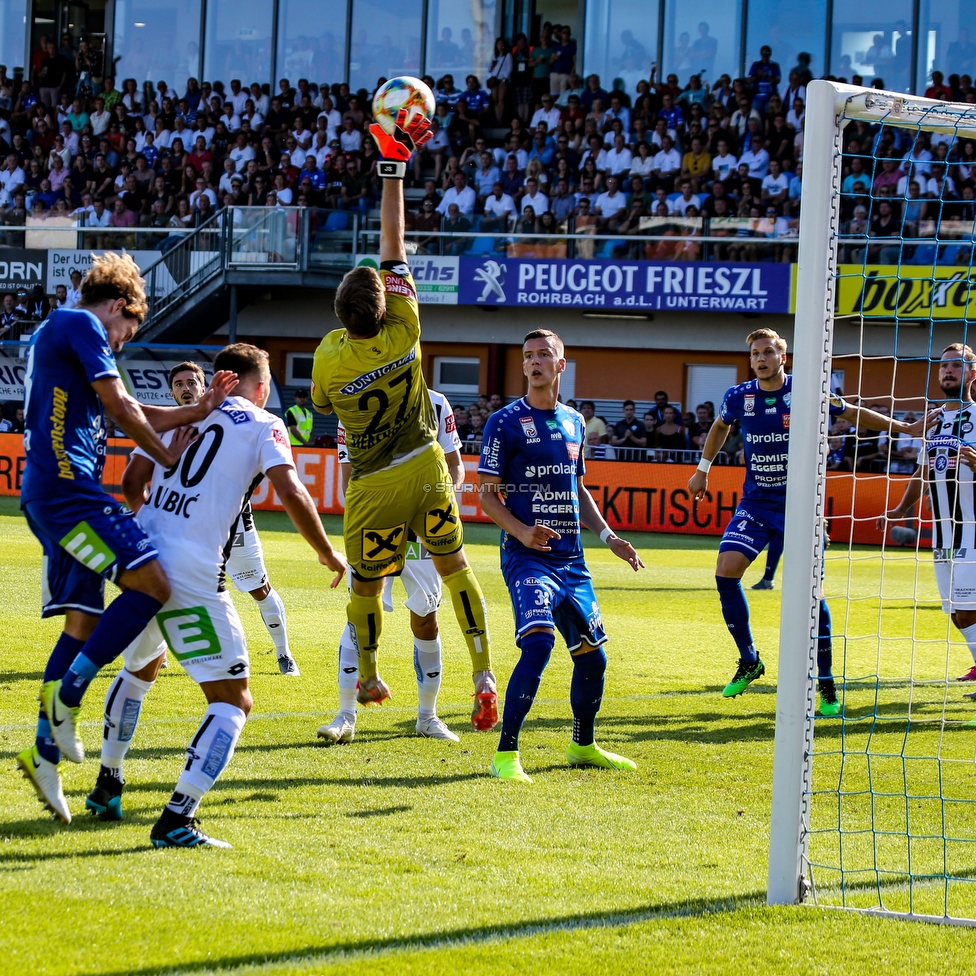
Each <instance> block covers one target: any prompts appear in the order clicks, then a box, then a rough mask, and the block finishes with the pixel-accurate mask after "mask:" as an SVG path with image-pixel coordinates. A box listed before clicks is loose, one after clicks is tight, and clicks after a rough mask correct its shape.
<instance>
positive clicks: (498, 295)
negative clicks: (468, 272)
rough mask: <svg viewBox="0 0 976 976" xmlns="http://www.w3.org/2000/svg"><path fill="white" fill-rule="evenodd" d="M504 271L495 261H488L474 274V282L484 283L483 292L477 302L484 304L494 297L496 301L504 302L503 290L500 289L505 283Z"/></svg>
mask: <svg viewBox="0 0 976 976" xmlns="http://www.w3.org/2000/svg"><path fill="white" fill-rule="evenodd" d="M505 270H506V268H505V265H504V264H499V263H498V262H497V261H492V260H490V259H489V260H487V261H485V263H484V264H483V265H482V266H481V267H480V268H478V270H477V271H476V272H475V273H474V280H475V281H483V282H484V283H485V287H484V290H483V291H482V293H481V296H480V297H479V298H478V301H479V302H486V301H488V299H489V298H491V297H492V296H494V298H495V300H496V301H499V302H504V301H506V298H505V289H504V288H502V283H503V282H504V281H505V275H504V272H505Z"/></svg>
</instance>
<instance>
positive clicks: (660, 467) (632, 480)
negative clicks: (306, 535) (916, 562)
mask: <svg viewBox="0 0 976 976" xmlns="http://www.w3.org/2000/svg"><path fill="white" fill-rule="evenodd" d="M131 449H132V443H131V442H130V441H126V440H115V439H113V440H110V441H109V445H108V449H107V457H106V463H105V479H104V480H105V486H106V487H107V488H108V489H109V491H112V492H113V493H115V494H118V492H119V485H120V482H121V478H122V470H123V468H124V467H125V462H126V459H127V457H128V454H129V451H130V450H131ZM293 452H294V455H295V464H296V466H297V469H298V477H299V478H300V479H301V481H302V482H303V483H304V484H305V486H306V487H307V488H308V490H309V493H310V494H311V496H312V499H313V500H314V502H315V505H316V508H317V509H318V510H319V512H321V513H323V514H330V515H341V514H342V511H343V495H342V488H341V485H340V483H339V463H338V460H337V458H336V451H335V450H334V449H331V448H311V447H298V448H293ZM464 466H465V472H466V480H465V486H464V487H465V490H464V491H461V492H459V493H458V504H459V507H460V510H461V517H462V519H463V520H464V521H466V522H488V521H490V519H488V517H487V516H486V515H485V514H484V512H482V510H481V505H480V504H479V503H478V494H477V491H476V487H477V483H478V474H477V469H478V461H477V459H476V458H474V457H466V458H465V462H464ZM23 470H24V447H23V438H21V437H20V436H19V435H17V434H0V495H18V494H20V485H21V480H22V477H23ZM694 471H695V466H694V465H691V464H651V463H647V464H640V463H634V462H628V461H591V462H590V463H589V464H588V465H587V470H586V485H587V487H588V488H589V489H590V491H591V492H592V494H593V497H594V499H595V500H596V503H597V505H598V506H599V508H600V511H602V512H603V515H604V517H605V518H606V520H607V521H608V522H609V523H610V525H611V526H612V527H613V528H614V529H619V530H620V531H631V532H680V533H687V534H690V535H712V536H715V535H721V534H722V532H723V531H724V529H725V527H726V526H727V525H728V524H729V521H730V520H731V519H732V516H733V515H734V514H735V509H736V507H737V505H738V503H739V498H740V497H741V494H742V479H743V475H744V469H743V468H741V467H725V466H721V465H715V466H714V467H713V468H712V470H711V471H710V472H709V476H708V481H709V486H708V493H707V495H706V497H705V498H703V499H702V500H701V501H700V502H696V501H694V500H692V498H691V496H690V495H689V494H688V489H687V487H686V486H687V484H688V479H689V478H690V477H691V476H692V474H693V473H694ZM907 480H908V477H907V476H906V475H892V476H888V475H880V474H879V475H871V474H858V475H853V474H843V473H838V472H832V473H830V474H828V476H827V516H828V518H829V520H830V535H831V538H832V539H834V540H836V541H838V542H846V541H848V540H852V541H854V542H857V543H864V544H868V545H880V544H881V541H882V536H881V532H880V530H879V529H878V528H877V527H876V525H875V522H876V520H877V517H878V516H879V515H880V514H882V512H884V511H885V510H886V509H887V508H891V507H894V505H895V504H897V502H898V501H899V500H900V499H901V496H902V492H903V491H904V488H905V484H906V482H907ZM252 502H253V505H254V507H255V508H256V509H259V510H262V511H283V507H282V505H281V502H280V501H279V499H278V498H277V496H276V495H275V493H274V490H273V489H272V487H271V485H270V482H269V481H268V480H267V479H265V480H264V481H262V482H261V484H260V485H259V486H258V488H257V490H256V491H255V493H254V496H253V498H252Z"/></svg>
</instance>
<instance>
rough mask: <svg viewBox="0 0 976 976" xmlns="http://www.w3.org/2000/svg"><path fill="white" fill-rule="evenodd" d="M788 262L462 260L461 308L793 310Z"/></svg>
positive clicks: (791, 276) (473, 258)
mask: <svg viewBox="0 0 976 976" xmlns="http://www.w3.org/2000/svg"><path fill="white" fill-rule="evenodd" d="M792 282H793V270H792V265H789V264H773V263H770V264H717V263H713V262H692V261H673V262H663V263H662V262H652V261H632V262H628V261H595V260H594V261H588V260H579V261H573V260H568V259H550V260H546V259H544V258H507V257H503V256H501V255H499V256H498V257H487V258H485V257H480V256H479V257H462V258H461V265H460V282H459V292H458V299H459V302H460V303H461V304H462V305H519V306H530V307H539V306H545V305H552V306H575V307H579V308H584V309H585V308H592V309H620V310H625V309H637V310H647V311H653V310H657V309H669V310H672V309H678V310H687V311H696V310H709V311H716V312H790V311H791V304H792Z"/></svg>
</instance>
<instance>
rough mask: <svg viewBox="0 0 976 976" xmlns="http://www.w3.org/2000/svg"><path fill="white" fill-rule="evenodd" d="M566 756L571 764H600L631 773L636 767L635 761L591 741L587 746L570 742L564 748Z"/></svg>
mask: <svg viewBox="0 0 976 976" xmlns="http://www.w3.org/2000/svg"><path fill="white" fill-rule="evenodd" d="M566 758H567V759H568V760H569V764H570V765H571V766H601V767H602V768H603V769H619V770H626V771H627V772H631V773H632V772H633V771H634V770H635V769H637V763H635V762H634V761H633V760H632V759H628V758H627V757H626V756H618V755H617V754H616V753H614V752H607V751H606V750H604V749H601V748H600V747H599V746H598V745H597V744H596V743H595V742H591V743H590V744H589V745H588V746H581V745H577V744H576V743H575V742H570V744H569V748H568V749H567V750H566Z"/></svg>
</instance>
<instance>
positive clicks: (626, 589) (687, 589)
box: [597, 586, 715, 593]
mask: <svg viewBox="0 0 976 976" xmlns="http://www.w3.org/2000/svg"><path fill="white" fill-rule="evenodd" d="M597 590H598V591H599V592H600V593H613V592H620V593H714V592H715V587H714V586H598V587H597Z"/></svg>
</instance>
